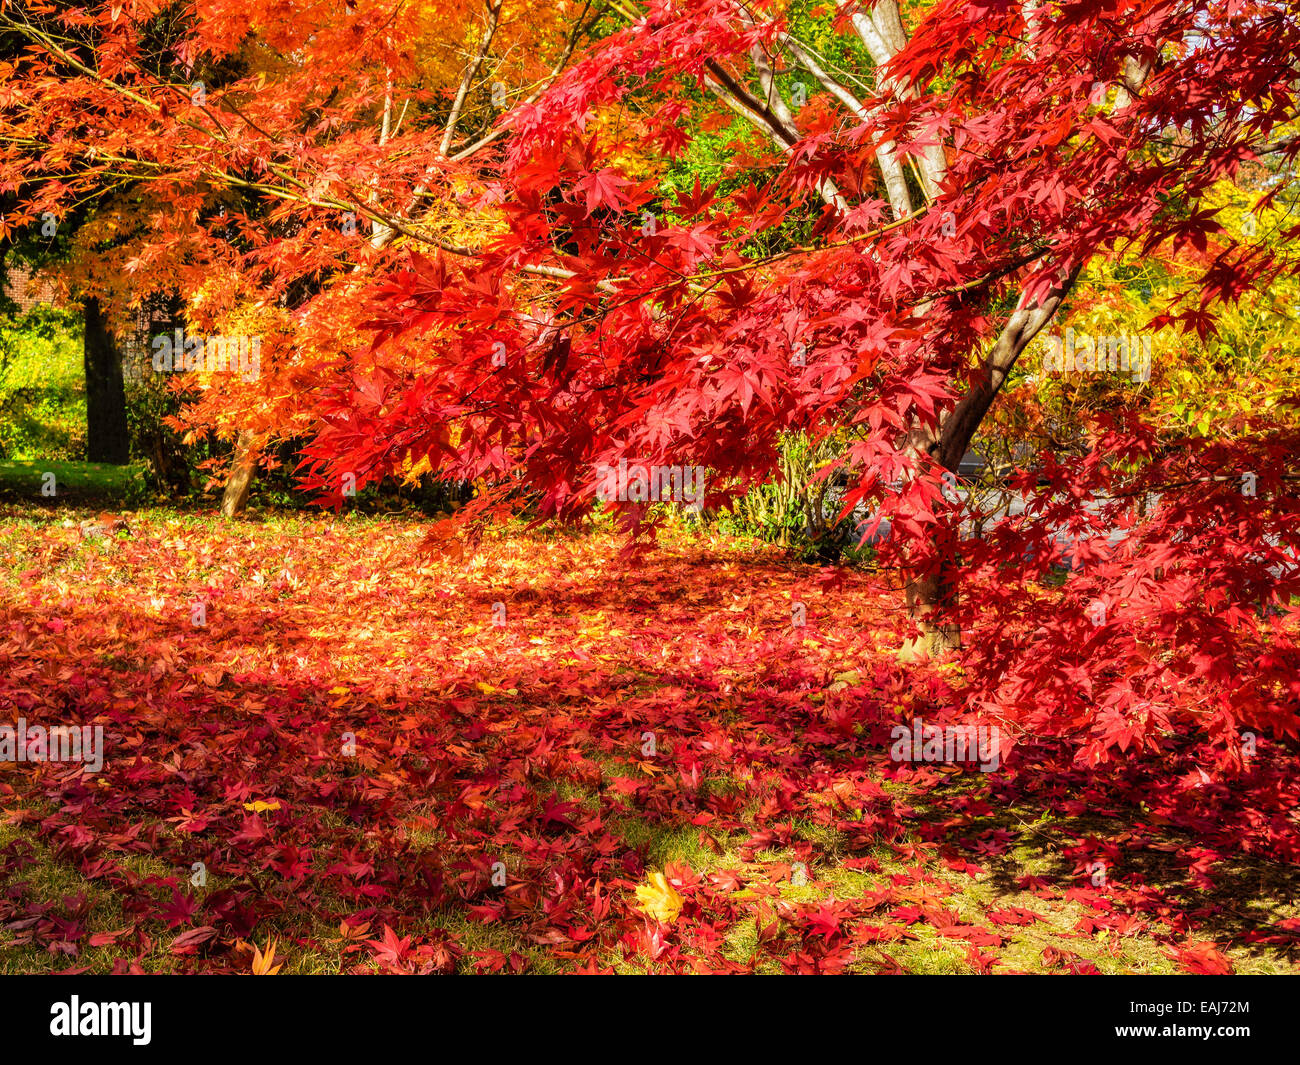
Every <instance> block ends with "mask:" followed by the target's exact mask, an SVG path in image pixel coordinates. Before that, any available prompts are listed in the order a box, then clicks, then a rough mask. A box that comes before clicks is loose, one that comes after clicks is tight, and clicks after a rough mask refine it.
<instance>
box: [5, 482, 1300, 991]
mask: <svg viewBox="0 0 1300 1065" xmlns="http://www.w3.org/2000/svg"><path fill="white" fill-rule="evenodd" d="M69 517H71V519H72V520H71V522H70V523H69V522H67V521H66V520H65V519H67V518H69ZM97 518H98V511H92V510H80V511H78V510H50V511H45V512H40V511H37V512H33V511H31V510H26V511H20V510H18V509H17V508H14V507H7V508H5V509H0V724H11V723H13V721H14V719H16V718H23V719H25V721H26V722H27V723H28V724H29V725H34V724H43V725H46V726H51V725H101V726H102V727H103V730H104V736H105V741H106V754H105V758H104V763H103V766H102V769H101V770H100V771H99V772H97V773H90V772H87V771H86V768H85V767H82V766H78V765H73V764H66V763H63V764H61V763H54V762H46V763H43V764H42V763H32V762H21V763H18V762H13V761H0V882H3V884H4V885H5V886H4V891H3V894H0V972H28V971H41V970H52V971H89V972H110V971H114V970H117V971H145V972H160V971H161V972H166V971H184V972H196V971H197V972H248V971H250V970H252V969H254V968H257V969H259V970H265V969H267V968H268V967H269V968H274V967H275V966H282V968H281V969H280V971H281V972H284V973H291V972H301V973H334V972H354V971H356V972H367V971H386V972H444V971H453V970H455V971H465V972H470V971H500V970H506V971H534V972H556V971H591V970H599V971H608V970H614V971H619V972H646V971H650V972H678V971H684V972H717V971H756V972H787V971H788V972H839V971H851V972H865V973H874V972H900V971H901V972H921V973H973V972H994V973H1008V972H1062V973H1068V972H1080V973H1086V972H1097V971H1100V972H1103V973H1121V972H1138V973H1162V972H1227V971H1233V972H1238V973H1275V972H1296V971H1297V969H1298V968H1300V966H1298V965H1297V961H1298V960H1300V956H1298V954H1297V947H1298V946H1300V905H1297V904H1296V903H1295V902H1294V901H1293V900H1294V899H1295V898H1296V896H1297V891H1296V887H1297V875H1296V869H1297V866H1296V862H1297V858H1298V856H1300V825H1298V824H1297V817H1296V809H1297V805H1298V804H1300V803H1298V800H1300V781H1297V779H1296V774H1295V773H1294V771H1293V767H1294V752H1293V751H1287V750H1283V749H1280V748H1278V747H1276V746H1270V745H1263V746H1261V750H1260V755H1259V757H1258V759H1256V761H1255V763H1254V768H1253V771H1252V773H1251V775H1250V776H1249V777H1247V778H1245V779H1243V780H1239V781H1237V782H1236V784H1235V785H1234V786H1233V787H1231V788H1229V787H1227V786H1225V785H1221V784H1217V783H1206V784H1205V786H1204V787H1201V788H1192V789H1188V788H1182V789H1179V788H1175V787H1173V786H1172V781H1174V780H1175V779H1176V778H1177V777H1178V776H1179V775H1182V774H1186V773H1190V772H1192V771H1193V762H1192V753H1191V752H1190V751H1182V750H1179V749H1177V748H1175V749H1171V751H1170V752H1169V754H1168V755H1167V756H1165V757H1164V758H1162V759H1160V760H1159V761H1158V762H1157V761H1137V760H1129V761H1125V762H1121V763H1117V764H1115V765H1113V766H1101V767H1099V768H1095V769H1088V770H1084V769H1082V768H1080V767H1078V766H1076V765H1075V764H1074V763H1073V761H1072V755H1071V752H1070V751H1069V750H1065V749H1062V748H1061V747H1059V746H1058V745H1055V744H1049V743H1043V742H1037V741H1035V740H1034V738H1033V737H1022V738H1021V742H1020V743H1019V744H1018V745H1017V746H1016V748H1015V750H1014V751H1013V753H1012V755H1011V757H1010V758H1009V759H1008V760H1007V761H1006V762H1005V763H1004V764H1002V765H1001V766H999V767H998V768H997V769H996V770H995V771H993V772H988V773H981V772H980V771H979V770H978V768H976V767H965V766H954V765H942V766H934V765H928V764H923V763H917V764H908V763H905V762H895V761H892V760H891V758H890V740H889V736H890V729H891V727H892V726H893V725H895V724H897V723H899V722H905V721H910V720H912V719H914V718H918V717H919V718H927V717H928V716H930V715H934V714H940V713H943V712H944V711H945V710H948V709H951V708H952V707H954V706H959V705H960V704H961V689H962V678H961V675H960V673H959V672H957V671H956V670H955V669H953V668H952V667H949V666H941V667H937V668H935V667H930V666H911V667H904V666H901V665H900V664H899V663H898V662H897V660H896V654H895V652H896V650H897V648H898V646H899V644H900V643H901V642H902V638H903V636H902V633H903V628H904V625H903V620H902V618H901V616H900V613H899V610H898V606H899V604H898V602H897V598H896V596H895V594H894V593H893V592H891V591H890V590H889V587H888V582H887V580H886V577H885V575H879V574H874V573H871V572H867V571H864V570H852V569H832V568H820V567H816V566H808V565H802V564H797V563H792V562H790V561H788V560H787V559H786V558H785V557H784V556H783V555H782V554H781V553H780V552H778V551H776V550H775V549H770V548H765V547H760V546H756V545H754V544H752V543H750V542H748V541H741V540H730V539H723V538H708V537H691V536H688V535H687V533H686V532H684V531H670V532H669V533H668V534H666V535H665V537H664V538H663V539H662V540H661V542H660V544H659V545H658V546H657V547H655V548H654V549H653V550H650V551H648V552H646V553H643V554H639V555H627V554H623V553H621V547H622V543H621V541H619V540H618V539H616V538H615V537H614V536H612V535H611V534H610V533H609V532H608V531H605V530H603V529H600V528H595V527H593V528H588V529H583V530H575V531H572V532H558V533H540V534H539V533H529V532H526V531H524V530H521V529H515V530H511V531H510V532H509V533H505V532H503V533H501V534H500V535H498V536H496V537H491V536H489V537H488V538H486V539H484V540H483V541H482V542H481V543H479V544H477V545H472V546H467V545H461V544H457V543H452V544H450V545H448V544H442V545H440V546H439V550H438V552H437V553H430V552H429V551H427V550H422V548H421V545H422V542H423V541H424V539H425V531H426V527H425V526H423V525H420V524H417V523H414V522H408V521H406V520H404V519H362V518H355V517H343V518H337V519H336V518H333V517H330V516H325V517H320V516H312V517H304V518H299V517H293V516H280V517H275V518H270V519H267V520H266V521H264V522H257V521H248V522H237V523H233V524H225V523H221V522H219V521H217V520H215V519H213V518H210V517H208V516H195V515H187V514H181V513H176V512H169V511H149V512H140V513H133V514H128V515H125V516H124V519H125V520H124V521H123V522H120V523H116V524H109V523H103V524H96V520H95V519H97ZM797 603H802V604H803V605H804V610H803V612H802V614H803V615H806V624H804V625H797V624H793V623H792V622H793V620H794V619H796V617H797V616H799V615H800V613H801V612H799V611H797V610H796V609H795V604H797ZM1261 810H1263V811H1272V812H1271V813H1263V814H1261V813H1260V812H1259V811H1261ZM272 949H273V950H274V953H273V955H272V954H271V953H270V951H271V950H272Z"/></svg>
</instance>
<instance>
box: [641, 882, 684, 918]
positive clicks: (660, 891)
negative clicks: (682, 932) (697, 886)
mask: <svg viewBox="0 0 1300 1065" xmlns="http://www.w3.org/2000/svg"><path fill="white" fill-rule="evenodd" d="M649 880H650V882H649V883H648V884H642V885H641V886H640V887H639V888H637V889H636V898H637V901H638V902H639V903H640V904H641V909H642V911H643V912H644V913H645V914H646V916H648V917H653V918H654V919H655V920H656V921H663V922H664V923H665V924H671V923H672V922H673V921H675V920H677V915H678V914H680V913H681V912H682V902H683V899H682V897H681V895H679V894H678V893H677V890H676V889H675V888H674V887H673V886H672V884H670V883H668V881H667V879H666V878H665V877H664V874H663V873H651V874H650V877H649Z"/></svg>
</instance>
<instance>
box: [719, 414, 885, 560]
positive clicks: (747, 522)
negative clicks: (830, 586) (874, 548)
mask: <svg viewBox="0 0 1300 1065" xmlns="http://www.w3.org/2000/svg"><path fill="white" fill-rule="evenodd" d="M842 446H843V443H842V441H841V440H840V439H839V437H838V436H835V435H832V436H830V437H827V438H826V439H824V440H821V441H819V442H817V443H815V444H814V443H812V442H811V441H810V440H809V439H808V437H807V435H806V434H804V433H787V434H785V435H784V436H783V437H782V439H781V464H780V474H779V476H778V477H776V478H774V479H773V480H771V481H769V482H767V483H765V484H761V485H758V486H757V487H755V488H752V489H750V490H749V491H748V492H747V493H746V494H745V495H743V496H742V497H741V498H740V499H738V500H737V501H736V503H735V505H734V506H733V508H732V510H731V511H730V512H729V513H724V514H723V515H722V516H721V517H719V519H718V527H719V529H720V530H721V531H722V532H725V533H729V534H731V535H733V536H753V537H756V538H757V539H760V540H765V541H768V542H771V543H779V544H782V545H785V546H790V547H794V548H795V549H796V550H797V551H798V552H799V553H800V555H801V557H802V558H803V559H804V560H805V561H809V562H812V561H823V562H827V561H835V560H837V559H839V558H841V557H842V556H844V555H845V554H847V555H848V556H849V557H850V558H851V559H853V560H855V561H864V560H866V559H868V558H870V557H871V556H872V555H874V552H871V551H870V549H866V550H865V551H863V552H860V551H859V550H858V548H857V539H856V537H855V536H854V534H853V529H854V522H853V520H852V518H851V517H848V518H845V519H844V520H843V521H839V522H837V521H836V520H835V518H836V516H837V514H838V512H839V505H838V504H837V503H836V502H835V500H834V499H833V498H832V497H833V495H834V493H833V490H832V482H831V480H830V479H829V478H827V477H822V478H817V477H816V474H817V471H818V470H820V469H822V468H823V467H824V466H826V464H827V463H829V462H831V461H833V460H834V458H835V457H836V455H837V454H838V453H839V451H840V449H841V448H842Z"/></svg>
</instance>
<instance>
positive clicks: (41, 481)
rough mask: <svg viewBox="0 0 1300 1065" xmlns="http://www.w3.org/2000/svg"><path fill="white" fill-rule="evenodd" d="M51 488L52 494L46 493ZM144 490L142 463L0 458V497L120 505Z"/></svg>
mask: <svg viewBox="0 0 1300 1065" xmlns="http://www.w3.org/2000/svg"><path fill="white" fill-rule="evenodd" d="M50 474H53V479H52V480H51V478H50V476H49V475H50ZM47 485H48V486H50V487H49V488H47V487H46V486H47ZM51 489H52V491H53V495H50V494H48V493H49V491H50V490H51ZM144 491H145V466H144V464H143V463H132V464H131V465H128V466H109V465H107V464H105V463H102V462H67V461H62V460H56V459H35V460H32V461H24V462H17V461H9V462H0V497H4V498H6V499H10V500H15V501H16V500H21V501H23V502H26V503H34V504H36V505H44V506H58V505H60V504H62V503H85V502H88V501H91V500H95V501H98V502H101V503H103V504H104V505H109V506H116V507H124V506H129V505H130V504H131V502H132V501H134V500H138V499H140V498H141V496H142V495H143V493H144Z"/></svg>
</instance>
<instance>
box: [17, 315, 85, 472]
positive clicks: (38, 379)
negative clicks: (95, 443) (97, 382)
mask: <svg viewBox="0 0 1300 1065" xmlns="http://www.w3.org/2000/svg"><path fill="white" fill-rule="evenodd" d="M82 358H83V357H82V350H81V325H80V320H79V318H78V316H77V315H75V314H73V313H71V312H68V311H63V310H59V309H57V308H54V307H50V306H45V305H38V306H36V307H34V308H32V309H31V310H30V311H28V312H26V313H25V314H20V315H13V316H5V317H3V318H0V458H7V459H31V458H37V457H41V458H51V459H68V460H77V459H80V458H82V457H83V456H84V455H85V450H86V386H85V373H84V369H83V364H82Z"/></svg>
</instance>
